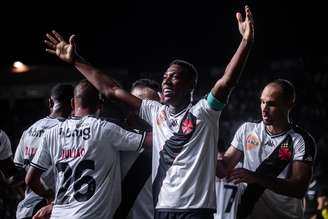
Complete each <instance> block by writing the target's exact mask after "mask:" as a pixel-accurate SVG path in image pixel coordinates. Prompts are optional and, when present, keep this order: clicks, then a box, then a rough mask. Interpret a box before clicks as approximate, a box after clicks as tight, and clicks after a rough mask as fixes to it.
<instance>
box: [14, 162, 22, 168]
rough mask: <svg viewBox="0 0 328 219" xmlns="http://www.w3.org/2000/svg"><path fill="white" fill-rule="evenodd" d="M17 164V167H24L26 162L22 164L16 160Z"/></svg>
mask: <svg viewBox="0 0 328 219" xmlns="http://www.w3.org/2000/svg"><path fill="white" fill-rule="evenodd" d="M15 166H16V167H20V168H23V167H24V164H21V163H16V162H15Z"/></svg>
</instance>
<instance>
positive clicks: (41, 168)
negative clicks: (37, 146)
mask: <svg viewBox="0 0 328 219" xmlns="http://www.w3.org/2000/svg"><path fill="white" fill-rule="evenodd" d="M30 165H31V166H32V167H35V168H37V169H40V170H42V171H46V170H47V168H44V167H41V166H40V165H38V164H36V163H33V162H31V163H30Z"/></svg>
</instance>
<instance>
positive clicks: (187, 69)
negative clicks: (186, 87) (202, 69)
mask: <svg viewBox="0 0 328 219" xmlns="http://www.w3.org/2000/svg"><path fill="white" fill-rule="evenodd" d="M171 65H179V66H180V67H181V69H182V73H186V75H191V76H192V80H193V89H196V87H197V82H198V71H197V69H196V68H195V66H194V65H193V64H191V63H190V62H187V61H185V60H181V59H175V60H173V61H172V62H171V63H170V65H169V66H171Z"/></svg>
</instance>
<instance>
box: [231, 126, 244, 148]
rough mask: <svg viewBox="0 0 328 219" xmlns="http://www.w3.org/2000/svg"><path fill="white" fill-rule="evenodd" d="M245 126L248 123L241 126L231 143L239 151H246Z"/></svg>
mask: <svg viewBox="0 0 328 219" xmlns="http://www.w3.org/2000/svg"><path fill="white" fill-rule="evenodd" d="M245 126H246V124H243V125H241V126H240V127H239V129H238V130H237V131H236V133H235V136H234V137H233V139H232V142H231V145H232V146H233V147H234V148H236V149H238V150H239V151H244V139H245V133H244V132H245Z"/></svg>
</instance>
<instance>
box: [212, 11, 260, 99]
mask: <svg viewBox="0 0 328 219" xmlns="http://www.w3.org/2000/svg"><path fill="white" fill-rule="evenodd" d="M245 14H246V18H245V20H243V18H242V15H241V14H240V13H239V12H238V13H237V14H236V17H237V21H238V27H239V32H240V34H241V35H242V40H241V42H240V44H239V47H238V49H237V51H236V52H235V54H234V56H233V57H232V59H231V60H230V62H229V64H228V65H227V67H226V69H225V71H224V75H223V76H222V77H221V78H220V79H219V80H218V81H217V82H216V84H215V85H214V87H213V88H212V94H213V95H214V96H215V97H216V98H217V99H218V100H220V101H221V102H223V103H225V102H227V100H228V97H229V94H230V92H231V90H232V88H233V87H234V86H235V85H236V84H237V82H238V80H239V78H240V75H241V73H242V70H243V67H244V65H245V63H246V61H247V57H248V54H249V52H250V49H251V45H252V44H253V41H254V22H253V16H252V13H251V10H250V9H249V7H248V6H247V5H246V6H245Z"/></svg>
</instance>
